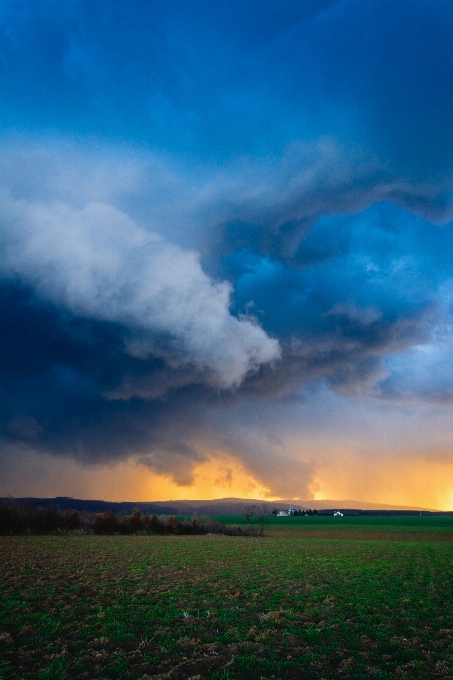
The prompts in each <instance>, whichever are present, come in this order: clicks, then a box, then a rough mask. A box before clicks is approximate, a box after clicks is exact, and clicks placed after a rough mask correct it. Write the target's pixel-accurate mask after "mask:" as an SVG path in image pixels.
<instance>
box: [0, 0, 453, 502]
mask: <svg viewBox="0 0 453 680" xmlns="http://www.w3.org/2000/svg"><path fill="white" fill-rule="evenodd" d="M101 5H102V3H101V4H99V3H94V5H93V3H92V2H85V0H77V1H76V2H73V3H66V4H64V5H61V4H56V3H48V2H46V1H45V0H42V1H41V0H38V1H35V0H33V1H30V2H29V1H28V0H23V2H20V3H19V4H18V3H14V2H7V3H4V4H3V7H2V14H1V16H0V22H1V23H2V25H3V28H4V31H3V34H2V35H3V55H4V57H3V58H4V60H5V61H4V63H5V65H6V67H7V68H4V69H3V70H2V78H3V80H2V90H3V92H4V93H5V97H4V103H3V108H2V113H3V118H4V121H5V123H6V126H7V127H8V126H9V131H8V132H5V133H4V135H3V137H2V140H1V141H2V146H3V162H2V180H1V184H2V187H3V195H2V196H3V198H2V218H3V234H4V238H3V244H2V245H3V253H2V263H1V264H2V279H1V304H2V308H3V310H4V311H3V317H4V318H5V319H7V320H8V321H7V323H6V324H5V329H4V333H3V337H2V343H3V344H2V352H3V356H4V357H5V358H4V360H3V365H4V367H5V368H4V381H3V384H4V390H5V395H6V399H4V400H3V401H4V403H3V405H2V413H1V422H2V432H3V435H2V436H3V438H4V440H3V443H4V444H5V447H7V449H8V451H9V455H10V456H13V455H17V456H20V455H22V454H20V451H24V450H25V449H26V450H27V452H28V453H27V454H23V455H34V454H33V452H45V453H50V454H51V455H53V456H55V455H64V456H72V457H73V458H75V459H77V460H78V461H79V462H80V463H81V464H85V463H100V462H102V463H103V464H108V463H109V462H112V461H113V462H114V461H120V460H124V459H126V458H127V457H128V456H133V457H135V459H136V460H140V461H141V463H142V464H143V465H144V466H145V467H147V468H148V469H150V470H153V471H154V472H157V473H159V474H164V475H165V474H168V475H171V476H173V479H174V480H176V482H177V483H178V484H181V485H188V484H190V483H191V481H192V480H193V479H194V477H193V475H194V469H195V468H196V467H197V466H203V465H205V466H208V465H209V463H208V460H209V459H210V457H214V458H215V457H216V456H217V459H220V458H221V457H222V455H224V456H226V457H227V458H228V459H229V460H232V459H233V458H235V459H237V460H239V461H240V463H238V466H239V467H238V468H237V469H241V470H242V469H243V470H244V474H249V475H252V477H253V478H254V479H255V480H258V482H257V483H262V484H264V485H265V486H266V488H268V489H270V493H271V492H273V491H275V493H276V494H278V495H301V494H302V495H303V494H305V493H309V492H310V490H312V492H313V489H314V488H315V487H314V486H313V485H315V484H316V483H318V482H316V479H320V478H321V477H320V473H319V470H320V468H321V467H322V466H324V468H325V467H326V465H327V463H328V458H329V455H333V454H329V450H335V451H336V452H340V453H341V456H343V458H344V457H345V456H346V457H347V455H349V454H348V453H347V452H348V451H352V453H351V456H356V458H357V459H359V458H360V457H362V459H363V460H367V459H369V460H371V458H373V459H374V458H376V459H380V457H381V458H382V459H383V458H385V457H386V456H387V457H388V459H389V460H390V458H391V456H392V455H393V456H398V455H403V454H401V452H402V451H403V448H404V447H403V448H402V447H401V446H400V444H399V440H400V439H401V438H404V439H405V440H407V442H408V444H407V451H409V450H410V448H411V446H413V447H415V448H417V447H416V444H417V441H421V440H423V442H424V443H423V447H424V450H423V451H420V448H417V456H418V457H419V458H420V459H421V460H422V459H423V456H425V457H426V459H427V460H437V458H439V457H440V458H442V460H443V457H445V456H446V455H448V451H449V449H448V442H447V439H448V436H449V433H450V429H449V427H447V425H448V422H449V419H450V418H451V404H452V379H453V378H452V375H451V370H450V366H451V363H452V362H451V352H452V343H453V337H452V327H453V326H452V323H453V307H452V292H451V291H452V283H451V281H452V267H451V253H452V252H453V222H452V220H453V164H452V159H453V138H452V132H451V130H452V128H451V124H450V122H451V120H452V116H453V96H452V90H451V87H450V83H451V82H452V79H453V53H452V41H451V30H452V27H453V14H452V5H451V3H450V2H449V1H448V0H430V1H429V2H428V1H427V0H416V1H414V0H402V1H401V2H398V3H388V2H385V1H384V0H370V1H369V2H366V3H363V2H361V1H360V0H343V1H341V2H336V1H333V0H332V1H331V0H314V1H313V2H307V3H305V2H304V3H300V2H299V1H296V0H294V1H293V0H288V2H285V3H283V5H282V4H281V3H277V2H275V3H274V2H268V3H265V4H264V5H263V3H262V2H258V0H257V2H256V3H255V0H250V2H249V3H247V5H244V3H242V2H236V1H235V0H234V1H232V2H228V3H220V4H219V3H218V4H216V5H215V7H213V5H212V3H211V2H205V1H204V0H199V1H198V2H197V12H196V13H194V12H193V9H192V8H190V11H189V9H188V7H187V3H184V2H180V1H179V0H171V1H170V2H168V3H145V5H143V4H142V3H138V4H137V3H132V4H129V5H127V6H126V5H124V6H122V5H121V4H114V5H112V7H111V8H109V11H104V9H102V10H101ZM194 16H196V20H195V19H194ZM339 404H340V406H339ZM345 404H347V406H346V405H345ZM329 409H330V410H329ZM334 412H335V413H334ZM396 412H397V413H398V414H399V416H398V417H400V419H401V420H404V419H405V418H406V417H407V418H408V421H410V422H411V426H410V427H409V426H408V427H406V428H401V427H400V425H399V421H398V422H397V420H398V419H397V418H396V417H393V414H394V413H396ZM357 413H359V414H360V418H359V420H360V423H362V424H360V425H359V424H357V417H358V416H357V415H356V414H357ZM409 413H410V414H412V415H411V416H410V417H409V415H407V414H409ZM330 417H332V419H333V420H334V421H335V428H331V427H330ZM343 421H344V422H343ZM371 422H374V423H379V426H376V427H374V426H373V425H372V424H370V423H371ZM414 423H415V425H414ZM442 423H444V426H443V427H442ZM411 428H412V429H411ZM417 428H418V431H417ZM387 430H388V431H387ZM384 431H385V432H386V438H385V442H383V437H382V432H384ZM422 431H423V437H422V436H421V434H420V433H421V432H422ZM439 431H444V432H445V433H447V434H446V435H445V437H444V439H442V438H441V439H442V440H441V439H439V435H438V432H439ZM417 432H418V434H417ZM326 433H328V434H326ZM411 433H412V434H411ZM411 437H412V439H413V441H412V443H411ZM335 438H336V439H335ZM430 440H431V441H432V442H434V443H433V445H432V446H431V447H430V445H429V441H430ZM297 442H299V444H300V445H299V446H298V444H297ZM415 448H414V450H415ZM446 452H447V453H446ZM340 453H339V454H338V455H340ZM406 455H409V454H408V453H407V452H406V449H404V456H406ZM436 457H437V458H436ZM440 458H439V460H440ZM344 460H346V458H344ZM351 460H352V459H351ZM241 466H242V467H241ZM422 467H423V466H422ZM378 468H379V466H377V467H376V469H378ZM379 469H381V468H379ZM389 469H390V467H389ZM420 469H421V468H420ZM326 475H327V476H325V478H326V479H327V478H328V474H327V473H326ZM319 484H321V482H319ZM345 488H347V484H346V483H345ZM297 490H298V491H297Z"/></svg>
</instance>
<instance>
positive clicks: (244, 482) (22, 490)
mask: <svg viewBox="0 0 453 680" xmlns="http://www.w3.org/2000/svg"><path fill="white" fill-rule="evenodd" d="M319 460H320V464H319V467H318V468H317V469H316V471H315V473H314V476H313V478H312V480H311V483H310V487H309V488H310V494H307V497H305V498H301V497H300V496H298V495H296V494H294V495H293V496H292V498H293V499H294V500H297V499H299V500H324V499H329V500H355V501H362V502H368V503H385V504H388V505H405V506H413V507H423V508H431V509H438V510H447V511H448V510H452V509H453V462H450V461H448V462H447V461H444V462H442V461H441V462H439V461H426V460H422V459H415V460H410V459H399V460H398V459H395V458H393V459H390V458H386V459H380V460H371V459H369V458H368V457H367V458H365V457H360V456H358V455H353V454H348V453H347V452H346V451H344V450H341V451H340V450H338V451H337V452H336V453H335V456H330V458H329V459H326V457H325V456H323V457H322V462H321V456H320V457H319ZM25 462H26V465H24V466H21V468H20V470H19V471H18V473H17V475H14V474H13V475H12V476H11V478H10V480H8V482H7V483H6V485H5V481H2V488H0V495H6V494H11V495H12V496H16V497H18V496H19V497H20V496H36V497H54V496H72V497H74V498H86V499H102V500H107V501H131V502H134V501H137V502H141V501H142V502H144V501H170V500H210V499H215V498H226V497H236V498H253V499H257V500H266V501H272V500H278V499H281V498H282V495H281V494H279V493H278V489H272V488H269V487H268V486H267V485H266V484H264V483H263V482H260V481H259V479H257V478H256V477H255V476H254V475H253V474H251V473H250V472H249V471H247V469H246V468H245V466H244V465H243V464H242V463H241V462H240V461H238V460H236V459H234V458H232V457H230V456H225V455H222V456H221V455H220V454H217V455H216V456H213V457H211V458H210V459H209V460H207V461H205V462H203V463H201V464H199V465H198V466H196V467H195V468H194V471H193V483H192V484H189V485H178V484H177V483H176V482H175V481H174V480H173V479H171V478H170V477H169V476H165V475H158V474H156V473H154V472H152V471H151V470H149V469H148V468H147V467H145V466H144V465H140V464H138V463H137V462H135V461H133V460H128V461H124V462H122V463H118V464H116V465H110V466H108V465H102V466H101V465H96V466H93V465H90V466H88V465H82V464H80V463H77V462H76V461H74V460H72V459H69V458H57V457H52V456H48V455H42V454H40V455H37V454H33V453H28V454H26V461H25ZM264 464H265V463H264V461H263V465H264ZM24 467H25V469H26V470H27V473H26V474H24ZM284 497H286V498H289V497H290V496H288V495H286V496H283V498H284Z"/></svg>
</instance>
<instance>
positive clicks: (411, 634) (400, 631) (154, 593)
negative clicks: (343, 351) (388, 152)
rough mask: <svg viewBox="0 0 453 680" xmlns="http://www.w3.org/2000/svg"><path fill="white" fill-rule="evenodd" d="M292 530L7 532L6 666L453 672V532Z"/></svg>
mask: <svg viewBox="0 0 453 680" xmlns="http://www.w3.org/2000/svg"><path fill="white" fill-rule="evenodd" d="M282 519H283V520H284V521H285V522H286V521H289V520H291V519H293V518H288V520H286V518H282ZM294 519H296V518H294ZM306 519H309V518H300V520H299V519H297V521H298V522H300V521H302V522H303V521H304V520H306ZM317 519H319V518H313V521H314V520H317ZM324 519H326V520H329V519H330V520H331V521H332V519H333V518H322V521H324ZM340 519H341V520H342V521H343V520H344V519H346V518H340ZM369 519H370V518H366V520H367V521H368V520H369ZM371 519H373V520H375V519H379V520H380V521H381V522H383V521H384V520H388V519H390V520H394V519H395V518H371ZM397 519H398V520H400V518H397ZM407 519H417V518H404V521H406V520H407ZM418 519H420V518H418ZM421 519H425V518H421ZM429 519H430V522H431V523H432V520H433V519H435V520H437V518H429ZM440 519H443V518H440ZM347 520H348V522H350V520H355V521H356V522H357V521H358V520H363V518H360V517H359V518H347ZM230 521H231V518H230ZM310 521H311V520H310ZM271 526H273V525H271ZM302 526H308V524H307V525H302ZM321 526H328V524H327V522H326V524H322V525H321ZM344 526H345V525H343V527H344ZM347 526H348V527H353V526H360V525H357V524H356V525H354V523H350V524H347ZM367 526H368V527H369V529H367V528H366V527H367ZM378 526H380V525H379V524H372V523H371V524H363V525H362V528H361V530H362V531H368V533H369V536H370V537H371V536H373V535H374V533H373V532H375V531H378V532H379V531H381V529H377V527H378ZM385 526H386V531H389V532H391V531H392V530H391V529H390V526H401V525H397V524H396V523H395V524H392V522H390V523H389V524H388V525H385ZM402 526H407V527H408V528H409V529H411V531H412V532H413V533H414V532H415V533H417V532H416V531H415V527H416V526H418V525H415V524H413V525H410V523H409V524H405V523H403V525H402ZM420 526H421V527H422V528H421V529H420V530H419V531H420V532H421V533H430V534H431V535H433V534H435V533H436V531H437V530H436V528H435V526H437V527H438V533H442V532H443V531H444V530H445V532H446V533H447V534H448V526H447V528H445V527H443V528H442V526H443V525H442V523H440V524H436V522H435V523H434V528H433V527H431V528H430V527H428V529H427V528H426V527H427V525H426V524H425V525H420ZM423 526H424V528H423ZM409 529H408V532H406V533H409V534H411V531H409ZM278 530H279V531H281V532H283V533H284V532H285V531H292V532H293V533H292V537H289V538H288V537H285V536H282V537H278V536H276V537H273V536H271V537H265V538H237V537H224V536H181V537H177V536H174V537H173V536H165V537H157V536H76V535H73V536H28V537H3V538H1V539H0V560H1V561H0V564H1V565H2V568H1V593H2V597H1V598H0V654H1V657H0V678H2V679H5V680H9V679H11V680H12V679H14V680H15V679H16V678H23V679H24V680H28V679H30V680H31V678H33V680H35V679H37V680H44V679H45V678H46V679H47V678H49V679H51V678H55V679H57V678H58V679H62V680H63V679H70V678H80V679H86V680H91V679H92V678H103V679H104V680H105V679H106V678H109V679H111V680H113V679H116V678H124V679H126V680H135V679H137V680H138V679H139V678H143V679H144V680H147V678H149V677H152V678H155V679H156V680H157V678H159V679H162V680H163V679H164V678H165V679H167V678H168V679H170V678H175V679H177V678H196V677H197V676H198V680H200V678H201V679H202V680H204V679H205V678H206V679H207V680H211V679H212V680H217V679H218V680H220V679H226V678H229V679H231V680H234V679H236V678H237V679H242V678H244V679H247V678H250V679H252V678H253V679H254V678H256V679H257V680H259V679H260V678H275V679H278V678H282V679H283V678H285V679H286V678H287V679H288V680H291V679H292V678H294V679H296V678H306V679H307V680H308V679H312V678H313V679H315V678H317V679H319V680H321V679H322V678H324V679H325V680H328V679H333V678H357V679H360V678H379V679H382V680H384V679H390V678H391V679H393V678H411V679H412V678H420V679H422V678H423V679H424V680H426V679H427V678H443V679H444V680H446V679H447V678H448V679H450V678H453V542H451V541H446V540H442V541H438V540H431V541H426V540H425V541H422V540H415V541H413V540H404V541H400V540H385V541H384V540H358V539H357V540H354V541H349V540H343V539H331V538H325V539H324V540H319V539H311V538H308V539H307V538H303V536H305V533H304V532H305V531H306V529H301V530H300V532H298V531H295V529H294V528H291V529H288V530H286V529H281V530H280V529H278ZM345 530H348V529H345V528H343V529H342V531H345ZM275 531H277V529H276V530H275ZM330 531H331V529H325V532H326V534H325V535H328V534H329V532H330ZM350 531H351V532H352V533H353V532H354V529H353V528H351V529H350ZM417 531H418V530H417ZM450 531H451V528H450ZM401 533H404V531H402V530H401V529H400V528H399V529H395V530H394V531H393V534H392V535H393V536H399V535H400V534H401ZM301 536H302V537H301Z"/></svg>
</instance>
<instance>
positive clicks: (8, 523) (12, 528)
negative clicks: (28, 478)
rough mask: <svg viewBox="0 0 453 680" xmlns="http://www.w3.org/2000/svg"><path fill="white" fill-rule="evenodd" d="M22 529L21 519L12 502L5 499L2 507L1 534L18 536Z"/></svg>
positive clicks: (0, 518)
mask: <svg viewBox="0 0 453 680" xmlns="http://www.w3.org/2000/svg"><path fill="white" fill-rule="evenodd" d="M21 528H22V522H21V517H20V514H19V512H18V509H17V508H16V507H15V506H14V505H13V503H12V501H10V500H9V499H5V500H4V501H3V503H2V504H1V505H0V534H17V533H18V532H19V531H20V530H21Z"/></svg>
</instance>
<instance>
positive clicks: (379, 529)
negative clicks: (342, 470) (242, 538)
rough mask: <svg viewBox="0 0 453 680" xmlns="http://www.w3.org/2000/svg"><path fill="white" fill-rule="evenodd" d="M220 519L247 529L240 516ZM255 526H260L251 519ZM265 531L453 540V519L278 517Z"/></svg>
mask: <svg viewBox="0 0 453 680" xmlns="http://www.w3.org/2000/svg"><path fill="white" fill-rule="evenodd" d="M218 519H219V520H220V521H221V522H223V523H225V524H233V523H234V524H240V525H244V524H245V520H244V518H243V517H242V516H241V515H237V516H231V515H224V516H222V517H218ZM251 522H252V524H256V523H257V522H258V519H257V517H252V519H251ZM264 531H265V534H266V535H267V536H284V535H288V536H293V535H299V536H301V537H302V536H304V537H306V538H317V537H318V536H319V538H326V537H331V538H347V539H353V538H360V539H370V540H372V539H380V540H382V539H384V540H385V539H389V540H391V539H393V540H414V541H416V540H439V541H441V540H447V541H451V540H453V515H450V516H448V515H443V516H429V515H425V516H421V517H420V516H410V515H408V516H400V517H398V516H385V515H378V516H376V515H351V516H344V517H332V516H323V515H317V516H316V515H315V516H313V517H276V516H274V515H268V516H266V518H265V525H264Z"/></svg>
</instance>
